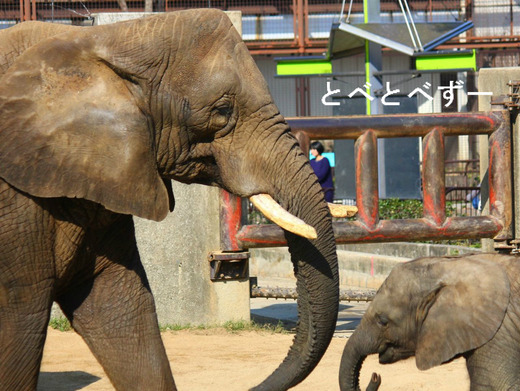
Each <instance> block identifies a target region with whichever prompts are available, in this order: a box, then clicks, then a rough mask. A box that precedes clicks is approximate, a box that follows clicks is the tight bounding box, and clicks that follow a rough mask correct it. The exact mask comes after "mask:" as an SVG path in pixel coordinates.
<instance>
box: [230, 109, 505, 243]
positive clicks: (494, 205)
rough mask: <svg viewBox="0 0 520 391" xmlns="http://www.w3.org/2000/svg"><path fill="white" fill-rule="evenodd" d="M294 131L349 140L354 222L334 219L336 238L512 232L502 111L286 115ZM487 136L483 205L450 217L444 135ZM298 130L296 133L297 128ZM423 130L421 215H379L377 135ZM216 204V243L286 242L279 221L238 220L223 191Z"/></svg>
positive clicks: (234, 201)
mask: <svg viewBox="0 0 520 391" xmlns="http://www.w3.org/2000/svg"><path fill="white" fill-rule="evenodd" d="M287 121H288V123H289V125H290V126H291V128H292V129H293V131H299V132H300V133H303V134H304V135H305V136H306V137H308V138H309V139H324V138H330V139H354V140H356V150H355V159H356V162H357V164H356V170H355V171H356V172H355V176H356V193H357V194H356V201H357V207H358V209H359V211H358V214H357V216H356V220H355V221H346V222H334V223H333V225H334V232H335V236H336V242H337V243H339V244H346V243H356V242H364V243H368V242H385V241H403V240H405V241H406V240H410V238H413V239H414V240H448V239H480V238H493V239H495V241H496V242H501V241H506V240H508V239H511V238H512V229H513V228H512V221H513V220H512V219H513V212H512V208H513V206H512V203H513V201H512V173H511V129H510V124H509V112H508V111H493V112H486V113H480V112H479V113H449V114H429V115H424V114H405V115H386V116H368V117H367V116H349V117H314V118H313V117H307V118H292V119H291V118H288V119H287ZM458 134H459V135H460V134H468V135H475V134H487V135H489V161H490V166H489V169H488V175H487V178H486V183H485V187H486V188H488V189H489V190H488V193H486V194H488V195H483V196H482V203H483V204H486V203H487V204H488V205H489V212H486V213H482V214H479V215H473V216H470V217H449V216H448V214H447V213H446V205H447V201H446V183H445V174H444V167H445V163H444V136H445V135H458ZM300 137H301V135H300ZM388 137H423V170H422V189H423V217H422V218H419V219H403V220H400V219H396V220H380V218H379V211H378V202H379V195H378V174H377V164H378V156H377V139H378V138H388ZM223 205H224V207H222V208H221V213H222V219H221V221H223V222H224V223H223V225H222V226H221V243H222V244H223V250H226V251H238V250H241V249H244V248H254V247H276V246H283V245H285V244H286V243H285V238H284V235H283V232H282V230H281V228H279V227H277V226H274V225H264V224H259V225H244V224H243V220H242V214H241V211H242V201H241V200H240V199H238V198H235V197H233V196H231V195H229V194H227V195H226V196H225V197H224V202H223Z"/></svg>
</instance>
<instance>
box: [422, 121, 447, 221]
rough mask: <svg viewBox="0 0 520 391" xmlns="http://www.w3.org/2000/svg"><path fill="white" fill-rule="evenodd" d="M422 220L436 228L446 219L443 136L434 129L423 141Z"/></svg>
mask: <svg viewBox="0 0 520 391" xmlns="http://www.w3.org/2000/svg"><path fill="white" fill-rule="evenodd" d="M422 177H423V181H422V183H423V211H424V218H425V219H427V220H430V221H431V222H432V223H434V224H435V225H437V226H441V225H442V224H443V223H444V220H445V219H446V183H445V182H446V181H445V176H444V134H443V133H442V132H441V131H439V129H437V128H435V129H434V130H432V131H431V132H430V133H428V134H427V135H426V136H425V137H424V140H423V172H422Z"/></svg>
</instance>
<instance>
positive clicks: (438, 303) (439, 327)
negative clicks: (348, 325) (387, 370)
mask: <svg viewBox="0 0 520 391" xmlns="http://www.w3.org/2000/svg"><path fill="white" fill-rule="evenodd" d="M519 289H520V258H518V257H517V256H508V255H498V254H479V255H471V256H463V257H450V258H448V257H446V258H423V259H418V260H415V261H411V262H408V263H405V264H402V265H399V266H397V267H395V268H394V270H392V272H391V273H390V275H389V276H388V278H387V279H386V281H385V282H384V283H383V285H382V286H381V288H380V290H379V291H378V293H377V294H376V296H375V298H374V301H373V302H372V303H371V304H370V306H369V308H368V310H367V312H366V313H365V315H364V316H363V319H362V320H361V323H360V325H359V326H358V328H357V329H356V331H355V332H354V334H353V335H352V337H351V338H350V339H349V341H348V342H347V345H346V347H345V350H344V353H343V357H342V360H341V366H340V386H341V390H342V391H347V390H359V370H360V368H361V365H362V363H363V360H364V359H365V357H366V356H367V355H369V354H375V353H378V354H379V362H380V363H382V364H389V363H393V362H396V361H399V360H402V359H405V358H408V357H411V356H415V359H416V364H417V367H418V368H419V369H421V370H426V369H429V368H432V367H434V366H437V365H441V364H443V363H446V362H448V361H450V360H452V359H453V358H455V357H458V356H463V357H465V359H466V364H467V368H468V372H469V377H470V383H471V390H472V391H480V390H494V391H499V390H504V391H505V390H518V389H520V388H519V387H520V290H519ZM403 375H405V374H403ZM383 388H384V379H383Z"/></svg>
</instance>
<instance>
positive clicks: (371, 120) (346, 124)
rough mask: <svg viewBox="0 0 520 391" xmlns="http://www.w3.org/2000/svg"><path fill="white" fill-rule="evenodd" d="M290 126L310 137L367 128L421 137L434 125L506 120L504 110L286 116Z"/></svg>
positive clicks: (447, 129) (480, 126) (461, 129)
mask: <svg viewBox="0 0 520 391" xmlns="http://www.w3.org/2000/svg"><path fill="white" fill-rule="evenodd" d="M286 120H287V123H288V124H289V126H290V127H291V129H292V130H295V131H304V132H306V133H307V134H308V135H309V137H310V138H311V139H324V138H326V139H357V138H358V137H360V136H361V135H362V134H363V133H364V132H365V131H366V130H367V129H370V130H373V131H374V132H375V134H376V137H377V138H393V137H424V136H425V135H426V134H428V133H429V132H430V131H431V130H432V129H433V128H437V129H439V130H440V131H442V132H443V133H444V135H445V136H455V135H461V134H469V135H471V134H491V133H493V132H494V131H495V130H496V129H498V127H499V126H500V125H501V124H503V123H506V124H508V123H509V113H508V112H507V111H505V110H504V111H489V112H475V113H436V114H399V115H372V116H365V115H354V116H348V117H347V116H338V117H306V118H294V117H293V118H286Z"/></svg>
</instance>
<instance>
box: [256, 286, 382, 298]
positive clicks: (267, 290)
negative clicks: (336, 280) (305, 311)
mask: <svg viewBox="0 0 520 391" xmlns="http://www.w3.org/2000/svg"><path fill="white" fill-rule="evenodd" d="M375 295H376V291H375V290H367V291H362V290H352V289H342V290H341V291H340V293H339V299H340V301H372V300H373V299H374V296H375ZM251 297H265V298H269V299H297V298H298V293H297V292H296V288H278V287H277V288H271V287H258V286H253V287H251Z"/></svg>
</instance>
